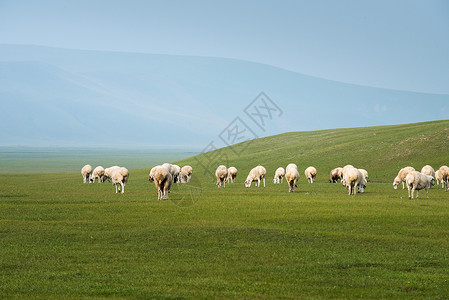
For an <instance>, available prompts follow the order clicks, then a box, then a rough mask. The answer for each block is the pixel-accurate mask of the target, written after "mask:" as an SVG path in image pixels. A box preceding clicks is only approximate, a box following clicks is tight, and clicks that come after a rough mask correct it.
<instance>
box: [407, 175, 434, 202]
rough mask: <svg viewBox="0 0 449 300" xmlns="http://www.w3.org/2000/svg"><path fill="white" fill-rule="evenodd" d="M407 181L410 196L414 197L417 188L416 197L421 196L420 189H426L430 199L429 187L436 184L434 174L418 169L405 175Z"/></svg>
mask: <svg viewBox="0 0 449 300" xmlns="http://www.w3.org/2000/svg"><path fill="white" fill-rule="evenodd" d="M405 182H406V184H407V189H408V198H409V199H413V194H414V193H415V190H416V199H418V197H419V190H422V189H425V190H426V195H427V199H429V189H430V188H431V187H432V186H433V185H434V184H435V180H434V178H433V177H432V176H429V175H426V174H423V173H421V172H418V171H412V172H410V173H408V174H407V176H406V177H405Z"/></svg>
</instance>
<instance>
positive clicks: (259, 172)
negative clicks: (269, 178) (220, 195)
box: [245, 166, 267, 187]
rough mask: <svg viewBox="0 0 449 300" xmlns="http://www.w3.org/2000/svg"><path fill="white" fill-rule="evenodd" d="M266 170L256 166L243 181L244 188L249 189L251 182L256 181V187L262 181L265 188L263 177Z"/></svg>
mask: <svg viewBox="0 0 449 300" xmlns="http://www.w3.org/2000/svg"><path fill="white" fill-rule="evenodd" d="M266 174H267V170H266V169H265V168H264V167H263V166H257V167H255V168H253V169H251V171H250V172H249V174H248V176H247V177H246V180H245V186H246V187H250V186H251V183H252V182H253V181H256V180H257V187H260V181H263V187H265V175H266Z"/></svg>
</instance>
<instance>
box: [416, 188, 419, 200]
mask: <svg viewBox="0 0 449 300" xmlns="http://www.w3.org/2000/svg"><path fill="white" fill-rule="evenodd" d="M418 197H419V190H416V199H418Z"/></svg>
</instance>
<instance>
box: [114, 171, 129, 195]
mask: <svg viewBox="0 0 449 300" xmlns="http://www.w3.org/2000/svg"><path fill="white" fill-rule="evenodd" d="M128 178H129V171H128V169H127V168H118V169H114V171H112V175H111V180H112V184H113V185H115V193H116V194H117V192H121V193H122V194H123V193H125V185H126V183H127V182H128Z"/></svg>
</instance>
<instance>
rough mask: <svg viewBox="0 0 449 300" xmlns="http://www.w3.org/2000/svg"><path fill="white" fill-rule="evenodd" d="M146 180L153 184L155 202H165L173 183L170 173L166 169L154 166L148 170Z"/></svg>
mask: <svg viewBox="0 0 449 300" xmlns="http://www.w3.org/2000/svg"><path fill="white" fill-rule="evenodd" d="M148 180H149V181H150V182H154V185H155V186H156V189H157V200H167V199H168V193H169V192H170V188H171V185H172V182H173V178H172V175H171V173H170V172H169V171H168V170H167V168H166V167H162V166H156V167H153V168H152V169H151V170H150V174H149V175H148Z"/></svg>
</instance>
